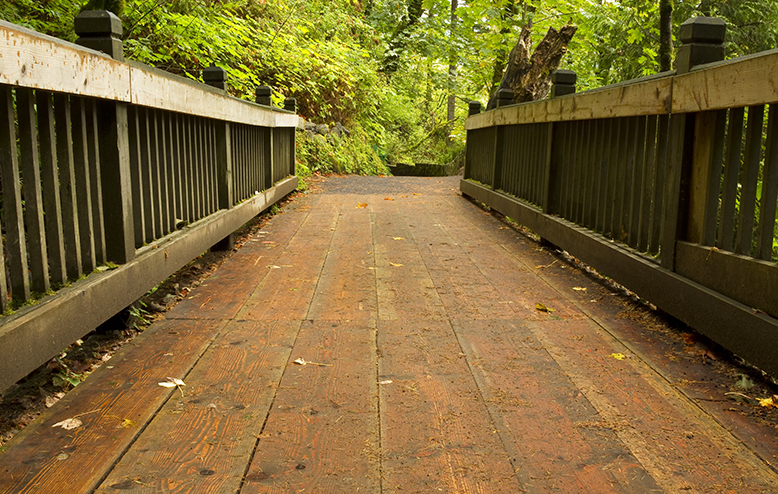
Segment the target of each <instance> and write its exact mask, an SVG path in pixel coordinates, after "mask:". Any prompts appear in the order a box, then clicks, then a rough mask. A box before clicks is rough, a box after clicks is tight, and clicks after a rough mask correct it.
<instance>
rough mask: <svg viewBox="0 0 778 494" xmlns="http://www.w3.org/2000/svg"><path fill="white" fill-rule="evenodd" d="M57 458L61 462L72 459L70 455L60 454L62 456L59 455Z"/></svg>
mask: <svg viewBox="0 0 778 494" xmlns="http://www.w3.org/2000/svg"><path fill="white" fill-rule="evenodd" d="M56 458H57V459H58V460H59V461H62V460H67V459H68V458H70V455H69V454H67V453H60V454H58V455H57V456H56Z"/></svg>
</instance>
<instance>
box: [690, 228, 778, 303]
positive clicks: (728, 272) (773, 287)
mask: <svg viewBox="0 0 778 494" xmlns="http://www.w3.org/2000/svg"><path fill="white" fill-rule="evenodd" d="M678 256H679V257H678V263H677V266H676V269H677V272H678V274H680V275H682V276H685V277H687V278H689V279H690V280H692V281H694V282H696V283H699V284H701V285H703V286H706V287H708V288H711V289H713V290H715V291H717V292H719V293H721V294H723V295H726V296H727V297H730V298H731V299H733V300H737V301H738V302H741V303H743V304H745V305H747V306H749V307H753V308H754V309H756V310H761V311H764V312H766V313H767V314H770V315H771V316H773V317H776V318H778V299H776V297H775V294H776V293H778V265H776V264H775V263H774V262H770V261H771V260H767V261H763V260H757V259H754V258H752V257H748V256H743V255H737V254H733V253H731V252H727V251H725V250H717V249H715V250H714V249H711V248H710V247H708V246H703V245H698V244H695V243H691V242H681V243H679V244H678Z"/></svg>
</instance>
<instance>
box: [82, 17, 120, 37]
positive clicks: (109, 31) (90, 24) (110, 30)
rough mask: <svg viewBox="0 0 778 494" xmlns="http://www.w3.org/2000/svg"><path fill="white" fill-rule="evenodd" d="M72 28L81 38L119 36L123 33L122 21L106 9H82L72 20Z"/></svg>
mask: <svg viewBox="0 0 778 494" xmlns="http://www.w3.org/2000/svg"><path fill="white" fill-rule="evenodd" d="M73 30H74V31H75V32H76V34H77V35H78V36H79V37H81V38H95V37H99V36H110V37H112V38H121V37H122V34H123V33H124V29H123V28H122V21H121V19H119V18H118V17H116V15H115V14H114V13H113V12H109V11H107V10H84V11H83V12H80V13H79V14H78V15H77V16H76V18H75V19H74V20H73Z"/></svg>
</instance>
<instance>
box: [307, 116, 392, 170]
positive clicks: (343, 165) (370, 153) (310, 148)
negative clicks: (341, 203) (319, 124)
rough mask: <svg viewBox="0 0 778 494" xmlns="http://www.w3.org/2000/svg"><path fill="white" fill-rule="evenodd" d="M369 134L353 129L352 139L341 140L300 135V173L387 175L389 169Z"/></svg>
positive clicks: (330, 136) (332, 137)
mask: <svg viewBox="0 0 778 494" xmlns="http://www.w3.org/2000/svg"><path fill="white" fill-rule="evenodd" d="M376 147H377V146H375V145H374V144H373V142H372V140H371V139H370V136H369V135H368V133H367V132H366V131H365V130H364V129H362V128H361V127H358V126H357V127H353V128H352V130H351V135H350V136H349V137H343V138H338V137H335V136H334V135H333V134H330V135H329V136H327V137H326V138H325V137H324V136H322V135H318V134H314V135H309V134H307V133H298V139H297V161H298V162H297V171H298V173H299V174H300V176H301V177H303V178H305V177H308V176H310V175H311V174H313V173H338V174H346V173H349V174H350V173H356V174H360V175H386V174H387V170H386V166H385V165H384V163H383V162H382V161H381V158H380V157H379V155H378V154H377V152H376Z"/></svg>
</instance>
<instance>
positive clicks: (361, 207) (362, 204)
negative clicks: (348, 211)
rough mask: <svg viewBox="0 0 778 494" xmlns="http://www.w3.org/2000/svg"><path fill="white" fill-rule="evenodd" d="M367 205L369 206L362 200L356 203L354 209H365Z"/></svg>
mask: <svg viewBox="0 0 778 494" xmlns="http://www.w3.org/2000/svg"><path fill="white" fill-rule="evenodd" d="M366 207H367V203H365V202H360V203H358V204H357V205H356V207H355V208H354V209H365V208H366Z"/></svg>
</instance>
